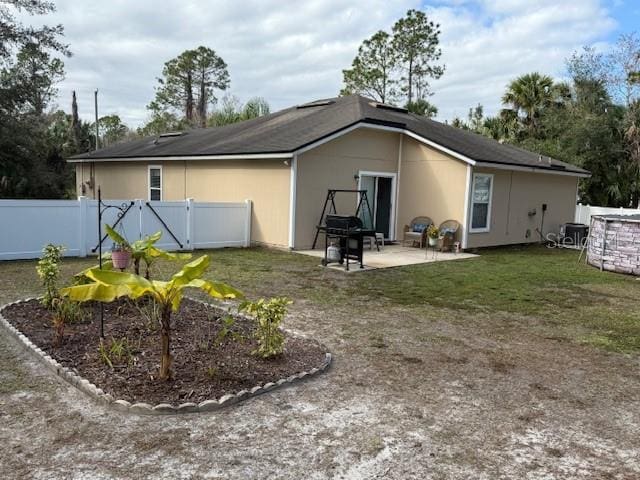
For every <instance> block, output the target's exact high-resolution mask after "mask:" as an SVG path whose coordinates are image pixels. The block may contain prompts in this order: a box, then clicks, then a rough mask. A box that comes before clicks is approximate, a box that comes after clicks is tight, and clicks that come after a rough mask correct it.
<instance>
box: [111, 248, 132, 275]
mask: <svg viewBox="0 0 640 480" xmlns="http://www.w3.org/2000/svg"><path fill="white" fill-rule="evenodd" d="M111 263H113V266H114V268H118V269H120V270H124V269H125V268H127V267H129V264H130V263H131V249H130V248H129V246H128V245H126V244H123V243H117V244H114V245H113V248H112V249H111Z"/></svg>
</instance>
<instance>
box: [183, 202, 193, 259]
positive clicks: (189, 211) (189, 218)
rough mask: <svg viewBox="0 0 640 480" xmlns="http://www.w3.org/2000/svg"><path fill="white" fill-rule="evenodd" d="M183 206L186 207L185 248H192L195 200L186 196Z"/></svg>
mask: <svg viewBox="0 0 640 480" xmlns="http://www.w3.org/2000/svg"><path fill="white" fill-rule="evenodd" d="M185 208H186V209H187V214H186V229H187V243H186V245H185V248H186V250H193V249H194V247H193V242H194V238H193V237H194V229H195V216H196V211H195V202H194V200H193V198H187V199H186V200H185Z"/></svg>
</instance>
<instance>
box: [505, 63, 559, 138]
mask: <svg viewBox="0 0 640 480" xmlns="http://www.w3.org/2000/svg"><path fill="white" fill-rule="evenodd" d="M556 94H557V92H555V91H554V84H553V79H552V78H551V77H549V76H548V75H541V74H539V73H538V72H533V73H527V74H525V75H522V76H520V77H518V78H516V79H515V80H513V81H512V82H511V83H510V84H509V86H508V87H507V91H506V93H505V94H504V95H503V97H502V103H503V104H505V105H509V106H511V108H512V109H513V110H514V111H515V112H516V113H517V114H518V116H520V117H522V118H523V123H524V124H525V125H526V126H527V127H528V128H529V129H530V130H532V131H535V130H536V128H537V119H538V118H539V117H540V113H541V111H542V110H543V109H544V108H545V107H546V106H548V105H549V104H550V103H551V102H553V100H554V98H556Z"/></svg>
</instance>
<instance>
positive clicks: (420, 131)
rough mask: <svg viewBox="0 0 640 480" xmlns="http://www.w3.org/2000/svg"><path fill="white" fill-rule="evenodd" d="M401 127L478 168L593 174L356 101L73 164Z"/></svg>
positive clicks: (243, 148) (276, 147)
mask: <svg viewBox="0 0 640 480" xmlns="http://www.w3.org/2000/svg"><path fill="white" fill-rule="evenodd" d="M361 122H362V123H373V124H379V125H386V126H390V127H398V128H402V129H405V130H408V131H410V132H413V133H414V134H416V135H419V136H421V137H423V138H425V139H427V140H430V141H432V142H435V143H437V144H438V145H441V146H443V147H446V148H447V149H449V150H452V151H454V152H456V153H458V154H461V155H464V156H465V157H468V158H470V159H472V160H475V161H477V162H486V163H493V164H503V165H515V166H523V167H533V168H540V169H552V170H564V171H567V172H572V173H588V172H587V171H586V170H583V169H581V168H578V167H576V166H574V165H570V164H567V163H564V162H560V161H559V160H555V159H548V158H547V157H545V158H544V159H543V161H541V159H540V156H539V155H538V154H537V153H533V152H529V151H526V150H522V149H520V148H517V147H514V146H511V145H506V144H501V143H499V142H496V141H495V140H492V139H490V138H486V137H483V136H482V135H478V134H475V133H472V132H468V131H465V130H461V129H459V128H455V127H452V126H450V125H446V124H443V123H440V122H436V121H434V120H430V119H428V118H425V117H421V116H419V115H414V114H412V113H407V112H406V111H402V110H401V109H389V108H384V107H381V106H379V105H378V104H376V103H375V102H374V101H373V100H371V99H368V98H365V97H362V96H359V95H351V96H347V97H338V98H333V99H327V100H320V101H317V102H312V103H310V104H306V105H305V106H304V108H300V106H295V107H291V108H287V109H285V110H281V111H279V112H275V113H272V114H270V115H265V116H263V117H259V118H255V119H253V120H247V121H245V122H240V123H236V124H232V125H227V126H224V127H215V128H204V129H194V130H188V131H186V132H184V133H183V134H182V135H179V136H173V137H162V138H158V137H146V138H142V139H139V140H133V141H130V142H126V143H121V144H117V145H113V146H110V147H107V148H103V149H101V150H98V151H96V152H88V153H83V154H80V155H76V156H74V157H71V159H70V160H84V161H91V160H100V159H135V158H138V157H155V158H158V159H159V160H160V159H162V158H163V157H174V156H190V157H193V156H211V155H240V154H263V153H264V154H278V153H292V152H295V151H296V150H299V149H300V148H303V147H305V146H307V145H310V144H312V143H314V142H316V141H318V140H321V139H323V138H325V137H328V136H330V135H332V134H334V133H337V132H339V131H341V130H344V129H346V128H348V127H350V126H352V125H355V124H357V123H361Z"/></svg>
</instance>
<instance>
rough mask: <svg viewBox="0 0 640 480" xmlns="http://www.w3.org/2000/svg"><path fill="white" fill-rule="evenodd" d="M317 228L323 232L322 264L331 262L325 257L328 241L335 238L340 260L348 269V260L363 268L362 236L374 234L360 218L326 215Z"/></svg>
mask: <svg viewBox="0 0 640 480" xmlns="http://www.w3.org/2000/svg"><path fill="white" fill-rule="evenodd" d="M318 230H319V231H322V232H324V234H325V236H324V238H325V241H324V260H323V261H322V264H323V265H325V266H326V265H328V264H329V263H331V262H330V261H329V259H328V258H327V249H328V248H329V241H330V240H332V239H335V240H337V241H338V242H339V246H340V261H339V263H340V264H341V265H342V264H344V263H346V264H345V268H346V269H347V270H349V260H355V261H357V262H360V268H364V262H363V259H362V257H363V255H362V251H363V243H364V242H363V240H364V237H370V236H374V235H375V232H374V231H373V230H369V229H365V228H364V226H363V224H362V220H360V219H359V218H358V217H356V216H353V215H327V216H326V217H325V222H324V225H319V226H318Z"/></svg>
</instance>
